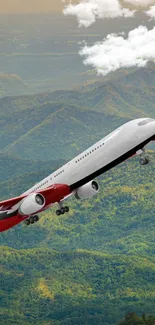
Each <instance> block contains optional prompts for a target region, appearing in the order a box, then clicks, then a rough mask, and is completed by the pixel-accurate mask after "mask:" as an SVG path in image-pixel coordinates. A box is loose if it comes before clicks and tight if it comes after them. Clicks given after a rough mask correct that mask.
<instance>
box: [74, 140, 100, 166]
mask: <svg viewBox="0 0 155 325" xmlns="http://www.w3.org/2000/svg"><path fill="white" fill-rule="evenodd" d="M102 146H104V143H101V144H100V145H98V146H97V147H96V148H94V149H92V150H91V151H89V152H87V153H86V154H85V155H84V156H82V157H80V158H79V159H77V160H76V161H75V163H76V164H77V163H78V162H79V161H81V160H82V159H84V158H86V157H87V156H89V155H91V154H92V153H93V152H95V151H96V150H98V149H100V148H101V147H102Z"/></svg>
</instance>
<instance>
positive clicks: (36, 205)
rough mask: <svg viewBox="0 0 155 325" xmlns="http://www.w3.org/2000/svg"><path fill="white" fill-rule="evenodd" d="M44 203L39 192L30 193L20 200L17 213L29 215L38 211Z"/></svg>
mask: <svg viewBox="0 0 155 325" xmlns="http://www.w3.org/2000/svg"><path fill="white" fill-rule="evenodd" d="M44 205H45V198H44V197H43V195H41V194H39V193H32V194H30V195H29V196H27V197H26V198H25V199H23V201H22V202H21V205H20V207H19V213H20V214H21V215H24V216H30V215H32V214H34V213H36V212H38V211H40V210H41V209H42V208H43V207H44Z"/></svg>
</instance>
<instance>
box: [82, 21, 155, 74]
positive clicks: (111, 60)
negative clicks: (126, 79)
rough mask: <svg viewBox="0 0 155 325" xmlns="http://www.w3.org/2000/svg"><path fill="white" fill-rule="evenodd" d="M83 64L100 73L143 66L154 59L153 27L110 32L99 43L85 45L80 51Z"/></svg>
mask: <svg viewBox="0 0 155 325" xmlns="http://www.w3.org/2000/svg"><path fill="white" fill-rule="evenodd" d="M80 55H81V56H84V57H85V60H84V64H85V65H90V66H92V67H93V68H95V69H96V71H97V73H98V74H100V75H104V76H105V75H107V74H108V73H110V72H112V71H116V70H117V69H120V68H130V67H133V66H137V67H144V66H146V64H147V62H148V61H154V60H155V27H154V28H153V29H152V30H148V29H147V28H146V27H145V26H139V27H138V28H136V29H134V30H132V31H130V32H129V34H128V38H126V39H125V38H124V37H123V35H116V34H110V35H108V36H107V37H106V38H105V39H104V40H103V41H102V42H101V43H100V42H98V43H96V44H94V45H93V46H90V47H89V46H87V45H85V46H84V47H83V49H81V51H80Z"/></svg>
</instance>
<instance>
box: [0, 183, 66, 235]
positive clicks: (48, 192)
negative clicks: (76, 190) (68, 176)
mask: <svg viewBox="0 0 155 325" xmlns="http://www.w3.org/2000/svg"><path fill="white" fill-rule="evenodd" d="M38 193H41V194H42V195H43V196H44V198H45V202H46V204H45V206H44V208H43V209H42V210H40V211H38V213H39V212H42V211H43V210H46V209H48V207H49V206H50V205H52V204H54V203H56V202H59V201H61V200H63V199H64V198H65V197H66V196H68V195H69V194H70V193H71V191H70V187H69V186H68V185H65V184H55V185H53V186H51V187H50V188H49V187H48V188H45V189H43V190H41V191H38ZM28 217H29V216H24V217H23V216H21V215H20V214H17V215H16V216H14V217H10V218H8V215H7V217H6V219H3V220H0V232H2V231H5V230H8V229H9V228H12V227H14V226H16V225H17V224H18V223H20V222H22V221H23V220H25V219H27V218H28Z"/></svg>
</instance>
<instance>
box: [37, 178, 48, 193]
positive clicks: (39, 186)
mask: <svg viewBox="0 0 155 325" xmlns="http://www.w3.org/2000/svg"><path fill="white" fill-rule="evenodd" d="M47 183H48V180H47V181H46V182H44V183H42V184H40V185H39V186H38V187H36V188H35V191H36V190H38V189H39V188H40V187H42V186H43V185H45V184H47Z"/></svg>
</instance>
